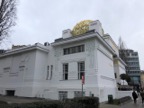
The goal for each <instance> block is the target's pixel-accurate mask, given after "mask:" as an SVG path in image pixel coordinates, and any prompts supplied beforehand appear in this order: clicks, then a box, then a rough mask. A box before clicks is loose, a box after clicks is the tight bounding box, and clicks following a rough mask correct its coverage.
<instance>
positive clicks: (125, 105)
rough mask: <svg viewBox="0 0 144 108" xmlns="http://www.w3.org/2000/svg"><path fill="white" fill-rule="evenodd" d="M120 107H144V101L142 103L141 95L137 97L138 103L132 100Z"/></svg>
mask: <svg viewBox="0 0 144 108" xmlns="http://www.w3.org/2000/svg"><path fill="white" fill-rule="evenodd" d="M120 108H144V103H143V104H142V102H141V97H139V98H138V99H137V103H136V104H134V102H133V101H132V102H129V103H126V104H123V105H121V106H120Z"/></svg>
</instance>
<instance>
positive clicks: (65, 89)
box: [0, 20, 125, 102]
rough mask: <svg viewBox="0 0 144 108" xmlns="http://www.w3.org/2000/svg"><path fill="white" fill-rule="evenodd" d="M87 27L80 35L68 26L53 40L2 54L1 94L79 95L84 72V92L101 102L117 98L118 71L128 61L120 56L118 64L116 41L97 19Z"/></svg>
mask: <svg viewBox="0 0 144 108" xmlns="http://www.w3.org/2000/svg"><path fill="white" fill-rule="evenodd" d="M85 27H88V30H87V31H86V32H85V33H83V34H79V35H78V36H73V35H72V32H71V30H69V29H68V30H64V31H63V36H62V38H60V39H57V40H55V42H53V43H52V44H45V45H41V44H39V43H36V44H35V45H33V46H26V47H22V48H18V49H13V50H10V51H7V52H5V53H3V54H0V94H2V95H15V96H24V97H41V98H48V99H63V98H73V97H78V96H81V93H82V80H81V79H82V76H84V77H85V83H84V85H83V91H84V93H83V95H85V96H91V95H92V94H93V95H94V96H98V97H99V98H100V101H101V102H103V101H106V100H108V95H113V97H114V98H117V97H116V91H117V82H118V81H119V80H116V79H115V73H118V74H119V73H124V72H125V71H124V70H125V68H124V65H125V64H124V63H123V62H122V61H121V60H120V59H118V61H121V62H120V64H117V66H116V64H115V62H114V60H115V58H114V57H113V55H118V53H117V50H116V49H115V48H113V45H115V44H110V43H108V41H107V40H106V38H104V37H103V36H104V33H103V29H102V26H101V23H100V22H99V21H98V20H97V21H91V22H89V23H88V26H85ZM115 47H116V45H115ZM117 58H119V57H118V56H117ZM120 67H121V68H120ZM120 69H122V70H120Z"/></svg>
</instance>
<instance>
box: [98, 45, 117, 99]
mask: <svg viewBox="0 0 144 108" xmlns="http://www.w3.org/2000/svg"><path fill="white" fill-rule="evenodd" d="M97 55H98V56H97V59H98V60H97V63H98V86H99V97H100V101H106V100H107V97H108V95H113V97H114V98H115V92H116V80H115V76H114V66H113V58H112V54H111V53H110V52H109V51H107V50H106V48H105V47H103V46H102V45H101V44H99V48H98V50H97Z"/></svg>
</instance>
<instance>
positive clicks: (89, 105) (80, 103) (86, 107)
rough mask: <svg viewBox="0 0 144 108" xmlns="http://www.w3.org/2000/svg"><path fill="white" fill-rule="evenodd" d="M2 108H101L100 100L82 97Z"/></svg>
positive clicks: (10, 105)
mask: <svg viewBox="0 0 144 108" xmlns="http://www.w3.org/2000/svg"><path fill="white" fill-rule="evenodd" d="M0 108H99V98H97V97H82V98H74V99H69V100H65V101H41V102H33V103H23V104H9V105H8V104H0Z"/></svg>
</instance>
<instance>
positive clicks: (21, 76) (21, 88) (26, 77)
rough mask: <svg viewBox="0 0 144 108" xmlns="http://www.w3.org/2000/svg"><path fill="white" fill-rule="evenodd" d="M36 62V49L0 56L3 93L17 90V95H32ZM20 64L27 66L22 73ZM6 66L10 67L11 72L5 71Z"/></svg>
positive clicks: (0, 87) (0, 81) (0, 78)
mask: <svg viewBox="0 0 144 108" xmlns="http://www.w3.org/2000/svg"><path fill="white" fill-rule="evenodd" d="M34 62H35V51H33V52H26V53H23V54H17V55H11V56H7V57H4V58H0V73H1V77H0V91H3V92H2V94H3V95H5V90H15V95H17V96H25V97H31V96H32V87H33V83H32V81H33V75H34ZM19 66H25V69H24V71H23V72H22V73H21V72H20V71H19ZM5 67H10V72H7V73H4V71H3V68H5ZM12 75H13V76H12Z"/></svg>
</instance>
